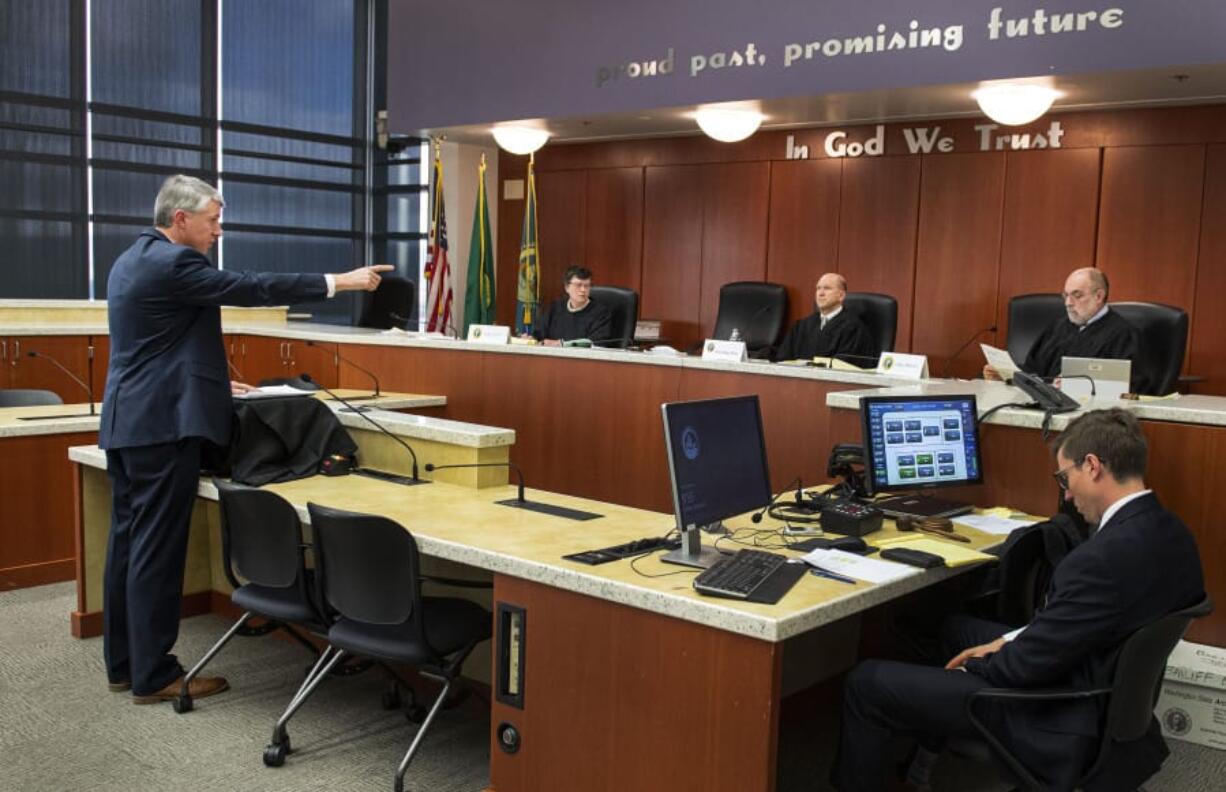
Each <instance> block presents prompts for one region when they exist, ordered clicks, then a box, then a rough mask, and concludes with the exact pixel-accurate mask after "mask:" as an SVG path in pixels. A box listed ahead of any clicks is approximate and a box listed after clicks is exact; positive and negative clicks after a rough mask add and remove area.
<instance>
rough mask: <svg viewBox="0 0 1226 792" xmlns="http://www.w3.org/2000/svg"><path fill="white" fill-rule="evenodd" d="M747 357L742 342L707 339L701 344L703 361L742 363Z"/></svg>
mask: <svg viewBox="0 0 1226 792" xmlns="http://www.w3.org/2000/svg"><path fill="white" fill-rule="evenodd" d="M748 357H749V355H748V354H747V353H746V352H745V342H744V341H718V340H716V339H714V338H708V339H707V340H706V341H703V342H702V359H703V360H723V361H726V362H732V363H743V362H745V360H746V359H747V358H748Z"/></svg>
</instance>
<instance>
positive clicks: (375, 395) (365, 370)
mask: <svg viewBox="0 0 1226 792" xmlns="http://www.w3.org/2000/svg"><path fill="white" fill-rule="evenodd" d="M306 345H307V346H309V347H317V346H319V344H318V343H317V342H315V341H307V342H306ZM332 354H333V355H335V356H336V359H337V360H339V361H341V362H343V363H348V364H349V365H351V366H353V367H354V368H355V369H357V370H358V371H360V372H362V373H363V374H365V375H366V376H368V377H370V379H371V381H372V382H374V383H375V392H374V393H373V394H371V395H369V396H352V397H350V399H349V401H364V400H366V399H377V398H379V397H380V396H381V395H382V394H381V393H380V392H379V378H378V377H376V376H375V373H374V372H373V371H371V370H370V369H368V368H363V367H362V366H359V365H358V364H357V363H354V362H353V361H352V360H350V359H349V358H347V357H345V356H344V355H342V354H341V353H340V350H339V349H334V350H332ZM315 384H316V385H319V383H318V382H316V383H315ZM320 387H323V386H320ZM325 390H327V389H326V388H325ZM327 392H328V393H329V394H330V393H332V391H327ZM338 401H339V399H338ZM350 409H352V410H353V411H354V412H363V411H364V410H358V409H356V408H353V407H350Z"/></svg>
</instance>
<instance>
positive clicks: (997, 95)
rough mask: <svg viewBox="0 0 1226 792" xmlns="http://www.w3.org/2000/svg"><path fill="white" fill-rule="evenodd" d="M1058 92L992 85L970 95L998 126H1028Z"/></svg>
mask: <svg viewBox="0 0 1226 792" xmlns="http://www.w3.org/2000/svg"><path fill="white" fill-rule="evenodd" d="M1059 95H1060V92H1059V91H1057V90H1056V89H1054V88H1051V87H1049V86H1046V85H1036V84H1034V83H1007V82H1006V83H994V84H992V85H984V86H982V87H980V88H979V90H977V91H975V92H973V93H972V94H971V96H973V97H974V98H975V101H976V102H978V103H979V109H980V110H982V111H983V113H984V115H986V116H987V117H988V118H990V119H992V120H993V121H995V122H996V123H998V124H1004V125H1005V126H1019V125H1021V124H1029V123H1030V122H1031V121H1033V120H1035V119H1036V118H1038V117H1039V116H1041V115H1043V114H1044V113H1046V112H1047V111H1048V110H1049V109H1051V104H1052V102H1054V101H1055V100H1056V97H1058V96H1059Z"/></svg>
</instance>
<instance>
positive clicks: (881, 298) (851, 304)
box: [843, 292, 898, 355]
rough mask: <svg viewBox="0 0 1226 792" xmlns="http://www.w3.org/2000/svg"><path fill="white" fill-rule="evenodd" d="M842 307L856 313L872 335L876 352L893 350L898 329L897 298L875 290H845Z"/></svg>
mask: <svg viewBox="0 0 1226 792" xmlns="http://www.w3.org/2000/svg"><path fill="white" fill-rule="evenodd" d="M843 307H844V308H846V309H847V310H849V311H851V312H853V313H855V314H858V315H859V316H860V321H862V322H864V326H865V327H867V328H868V331H869V333H870V334H872V336H873V346H874V347H876V349H877V354H879V355H880V354H881V353H882V352H893V351H894V337H895V335H896V333H897V331H898V300H895V299H894V298H893V297H891V296H890V295H888V294H877V293H876V292H847V295H846V297H844V298H843Z"/></svg>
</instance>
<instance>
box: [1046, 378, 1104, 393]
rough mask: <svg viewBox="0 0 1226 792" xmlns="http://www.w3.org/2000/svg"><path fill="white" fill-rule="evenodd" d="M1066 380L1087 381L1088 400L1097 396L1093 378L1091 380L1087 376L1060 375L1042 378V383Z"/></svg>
mask: <svg viewBox="0 0 1226 792" xmlns="http://www.w3.org/2000/svg"><path fill="white" fill-rule="evenodd" d="M1066 379H1083V380H1089V382H1090V398H1094V397H1095V396H1097V395H1098V389H1097V388H1096V387H1095V386H1094V378H1093V377H1091V376H1090V375H1089V374H1061V375H1060V376H1058V377H1044V378H1043V381H1044V382H1055V381H1056V380H1066Z"/></svg>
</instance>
